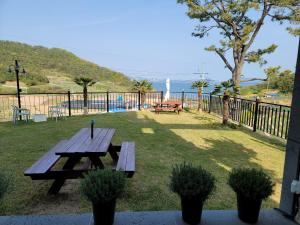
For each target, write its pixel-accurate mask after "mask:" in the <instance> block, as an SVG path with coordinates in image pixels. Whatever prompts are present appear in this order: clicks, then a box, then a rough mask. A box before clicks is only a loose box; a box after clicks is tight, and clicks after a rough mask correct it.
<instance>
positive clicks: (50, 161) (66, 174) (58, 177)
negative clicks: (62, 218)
mask: <svg viewBox="0 0 300 225" xmlns="http://www.w3.org/2000/svg"><path fill="white" fill-rule="evenodd" d="M67 142H68V140H62V141H60V142H59V143H58V144H57V145H55V146H54V147H53V148H52V149H51V150H50V151H48V152H47V153H46V154H45V155H43V156H42V157H41V158H40V159H39V160H38V161H36V162H35V163H34V164H33V165H32V166H31V167H30V168H28V169H27V170H26V171H25V172H24V175H25V176H30V177H31V179H32V180H54V182H53V184H52V186H51V188H50V189H49V192H48V193H49V194H56V193H58V191H59V190H60V188H61V186H62V185H63V183H64V181H65V180H66V179H76V178H79V177H83V173H85V172H87V171H88V169H89V168H90V167H91V164H90V162H89V161H87V162H86V163H84V164H83V166H81V167H80V168H79V169H76V170H74V169H71V168H72V165H73V164H75V163H77V162H79V161H80V158H76V159H75V160H74V158H70V159H69V160H67V161H66V163H65V164H64V166H63V168H62V169H53V166H54V165H55V164H56V163H57V161H58V160H59V159H60V158H61V156H60V155H57V154H55V153H56V152H57V151H59V150H62V149H64V148H65V146H66V144H67ZM75 161H76V162H75ZM70 165H71V167H70Z"/></svg>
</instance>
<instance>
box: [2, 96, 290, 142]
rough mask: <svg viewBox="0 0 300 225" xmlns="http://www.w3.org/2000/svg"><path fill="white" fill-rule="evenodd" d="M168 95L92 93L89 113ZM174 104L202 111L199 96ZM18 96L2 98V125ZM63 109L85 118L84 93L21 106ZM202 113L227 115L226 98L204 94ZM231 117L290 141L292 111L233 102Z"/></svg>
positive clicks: (36, 110)
mask: <svg viewBox="0 0 300 225" xmlns="http://www.w3.org/2000/svg"><path fill="white" fill-rule="evenodd" d="M164 98H165V95H164V92H162V91H159V92H147V93H146V94H145V95H142V94H141V93H140V92H89V93H88V98H87V109H88V112H89V114H96V113H103V112H122V111H131V110H139V109H141V108H151V107H152V106H153V105H154V104H155V103H157V102H162V101H164ZM169 99H170V100H176V101H179V102H181V104H182V106H183V107H184V108H190V109H197V108H198V99H199V97H198V93H197V92H184V91H182V92H171V93H170V96H169ZM17 104H18V100H17V97H16V95H11V94H0V121H7V120H10V119H11V118H12V115H11V114H12V110H11V106H12V105H17ZM57 105H60V106H61V107H62V108H63V110H64V113H65V115H68V116H72V115H82V114H83V113H84V98H83V94H82V93H70V92H66V93H36V94H21V106H22V107H23V108H27V109H29V110H30V111H31V114H46V115H48V116H49V107H50V106H57ZM202 110H204V111H206V112H208V113H215V114H218V115H222V114H223V98H222V96H216V95H211V94H207V93H204V94H203V95H202ZM229 117H230V119H231V120H233V121H236V122H238V123H240V124H244V125H247V126H249V127H251V128H252V129H253V131H256V130H260V131H263V132H266V133H268V134H271V135H275V136H277V137H281V138H287V132H288V126H289V120H290V107H289V106H285V105H278V104H270V103H266V102H259V101H253V100H247V99H242V98H231V99H230V102H229Z"/></svg>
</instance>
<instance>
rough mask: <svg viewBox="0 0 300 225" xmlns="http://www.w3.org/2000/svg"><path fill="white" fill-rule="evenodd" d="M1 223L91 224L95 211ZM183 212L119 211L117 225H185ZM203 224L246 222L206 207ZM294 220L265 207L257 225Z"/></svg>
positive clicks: (11, 218) (229, 212) (0, 221)
mask: <svg viewBox="0 0 300 225" xmlns="http://www.w3.org/2000/svg"><path fill="white" fill-rule="evenodd" d="M0 224H1V225H52V224H55V225H91V224H93V223H92V214H76V215H40V216H30V215H29V216H2V217H0ZM184 224H185V223H184V222H183V221H182V220H181V212H180V211H152V212H149V211H148V212H119V213H117V214H116V217H115V223H114V225H184ZM201 224H205V225H245V224H246V223H243V222H241V221H240V220H239V219H238V217H237V212H236V210H207V211H204V212H203V216H202V222H201ZM294 224H296V223H295V222H293V221H292V220H289V219H287V218H285V217H284V216H282V214H281V213H280V212H278V211H277V210H273V209H265V210H263V211H262V212H261V214H260V219H259V222H258V223H257V225H294Z"/></svg>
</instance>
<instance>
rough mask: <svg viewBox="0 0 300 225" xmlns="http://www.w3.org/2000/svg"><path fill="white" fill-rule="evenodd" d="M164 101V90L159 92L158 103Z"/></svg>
mask: <svg viewBox="0 0 300 225" xmlns="http://www.w3.org/2000/svg"><path fill="white" fill-rule="evenodd" d="M163 101H164V91H161V92H160V103H162V102H163Z"/></svg>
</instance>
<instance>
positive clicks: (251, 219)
mask: <svg viewBox="0 0 300 225" xmlns="http://www.w3.org/2000/svg"><path fill="white" fill-rule="evenodd" d="M228 184H229V185H230V186H231V188H232V189H233V190H234V191H235V193H236V195H237V207H238V216H239V218H240V219H241V220H242V221H244V222H246V223H256V222H257V220H258V217H259V211H260V208H261V203H262V200H264V199H267V198H268V197H269V196H270V195H271V194H272V193H273V191H274V190H273V188H274V183H273V182H272V179H271V177H270V176H269V175H267V174H266V173H265V172H263V171H262V170H258V169H250V168H238V169H233V170H232V172H231V173H230V175H229V179H228Z"/></svg>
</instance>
